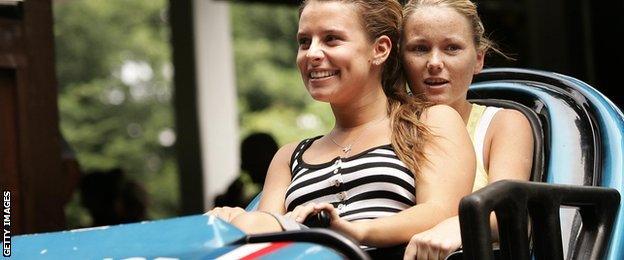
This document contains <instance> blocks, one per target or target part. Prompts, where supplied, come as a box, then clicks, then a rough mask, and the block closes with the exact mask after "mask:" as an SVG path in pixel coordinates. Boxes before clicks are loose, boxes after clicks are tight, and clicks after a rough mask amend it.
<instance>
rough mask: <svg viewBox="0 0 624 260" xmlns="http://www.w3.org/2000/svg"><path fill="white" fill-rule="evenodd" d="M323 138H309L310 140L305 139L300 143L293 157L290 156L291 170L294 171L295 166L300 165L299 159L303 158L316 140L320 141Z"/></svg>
mask: <svg viewBox="0 0 624 260" xmlns="http://www.w3.org/2000/svg"><path fill="white" fill-rule="evenodd" d="M321 137H322V135H319V136H315V137H312V138H308V139H304V140H302V141H301V142H299V144H297V147H296V148H295V150H294V151H293V153H292V155H291V156H290V169H291V170H292V169H293V167H294V166H295V164H298V161H299V158H301V156H302V155H303V153H304V152H305V151H306V150H307V149H308V148H309V147H310V146H311V145H312V143H313V142H314V141H315V140H316V139H319V138H321Z"/></svg>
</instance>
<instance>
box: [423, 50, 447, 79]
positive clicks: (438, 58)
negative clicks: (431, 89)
mask: <svg viewBox="0 0 624 260" xmlns="http://www.w3.org/2000/svg"><path fill="white" fill-rule="evenodd" d="M443 68H444V62H443V60H442V53H441V52H440V51H438V50H433V51H432V52H431V56H430V57H429V60H428V61H427V70H428V71H429V73H431V74H437V73H439V72H440V71H442V69H443Z"/></svg>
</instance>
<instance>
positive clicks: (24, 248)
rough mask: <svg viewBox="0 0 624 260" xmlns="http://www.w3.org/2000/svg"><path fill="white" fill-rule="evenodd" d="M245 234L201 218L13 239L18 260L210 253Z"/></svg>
mask: <svg viewBox="0 0 624 260" xmlns="http://www.w3.org/2000/svg"><path fill="white" fill-rule="evenodd" d="M243 236H244V234H243V233H242V232H241V231H240V230H238V229H236V228H234V227H232V226H231V225H229V224H228V223H225V222H223V221H221V220H220V219H218V218H215V217H208V216H204V215H196V216H189V217H180V218H173V219H168V220H159V221H149V222H141V223H135V224H124V225H115V226H103V227H95V228H88V229H78V230H71V231H62V232H53V233H42V234H32V235H21V236H16V237H14V238H13V255H12V256H13V257H16V258H18V259H37V258H47V259H67V258H73V259H103V258H113V259H119V258H129V257H146V258H147V259H151V258H155V257H175V256H177V255H181V254H187V253H192V252H196V253H200V254H205V253H208V252H210V251H213V250H215V249H219V248H222V247H224V246H226V245H228V244H230V243H232V242H234V241H236V240H239V239H240V238H242V237H243Z"/></svg>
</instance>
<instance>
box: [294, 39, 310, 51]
mask: <svg viewBox="0 0 624 260" xmlns="http://www.w3.org/2000/svg"><path fill="white" fill-rule="evenodd" d="M297 42H298V43H299V49H303V50H307V49H308V48H310V38H306V37H301V38H299V39H297Z"/></svg>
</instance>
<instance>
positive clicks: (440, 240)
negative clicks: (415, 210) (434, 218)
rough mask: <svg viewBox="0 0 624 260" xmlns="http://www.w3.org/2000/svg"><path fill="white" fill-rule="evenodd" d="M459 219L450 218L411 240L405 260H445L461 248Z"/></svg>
mask: <svg viewBox="0 0 624 260" xmlns="http://www.w3.org/2000/svg"><path fill="white" fill-rule="evenodd" d="M461 243H462V242H461V233H460V228H459V218H458V217H452V218H448V219H446V220H444V221H442V222H440V224H438V225H436V226H435V227H433V228H431V229H429V230H427V231H424V232H421V233H418V234H416V235H414V236H413V237H412V239H410V242H409V244H408V245H407V248H406V249H405V255H404V256H403V259H404V260H407V259H409V260H413V259H419V260H421V259H445V258H446V257H447V256H448V255H449V254H451V253H452V252H454V251H455V250H457V249H458V248H460V247H461Z"/></svg>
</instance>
